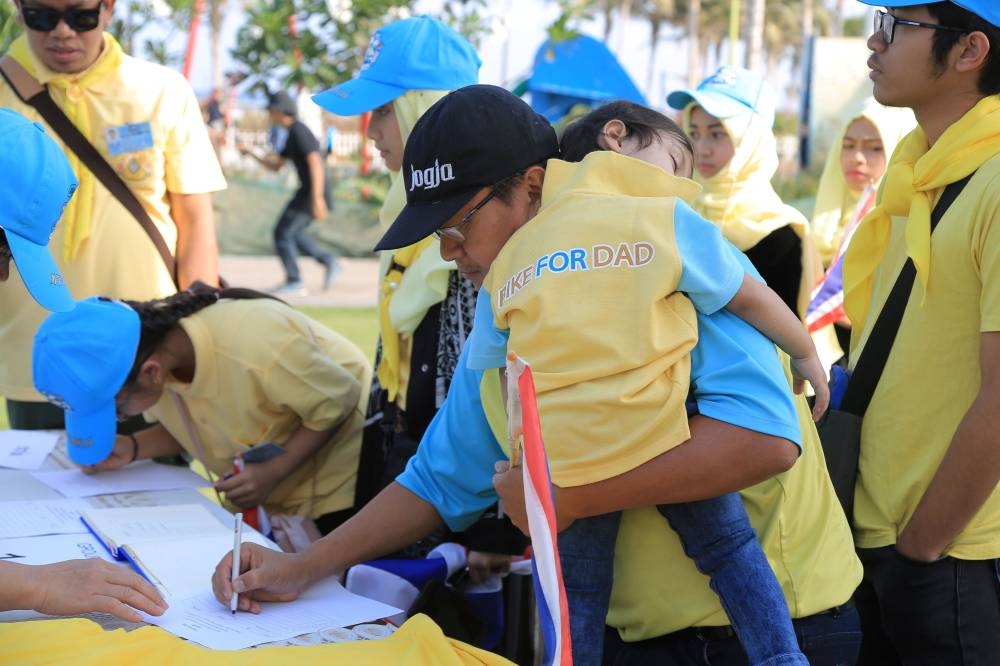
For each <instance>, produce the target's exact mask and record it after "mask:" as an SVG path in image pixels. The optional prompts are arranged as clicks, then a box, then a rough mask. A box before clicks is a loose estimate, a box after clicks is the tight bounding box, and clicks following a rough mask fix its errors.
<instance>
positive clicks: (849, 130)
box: [812, 98, 917, 266]
mask: <svg viewBox="0 0 1000 666" xmlns="http://www.w3.org/2000/svg"><path fill="white" fill-rule="evenodd" d="M916 124H917V121H916V119H915V118H914V117H913V111H911V110H910V109H906V108H889V107H886V106H882V105H881V104H879V103H878V102H876V101H875V100H874V99H872V98H868V99H866V100H864V101H863V102H862V103H861V104H860V105H859V106H858V107H857V112H856V113H853V114H851V116H850V117H849V120H848V121H847V123H845V124H844V126H843V127H842V128H841V129H840V131H839V132H838V133H837V136H836V137H834V140H833V143H831V144H830V146H831V148H830V152H829V154H828V155H827V157H826V163H825V164H824V166H823V173H822V175H821V176H820V179H819V188H818V189H817V191H816V208H815V211H814V213H813V218H812V235H813V242H814V243H815V244H816V249H817V250H819V254H820V257H821V258H822V259H823V265H824V266H829V265H830V262H831V261H832V260H833V258H834V256H835V255H836V254H837V250H838V248H839V247H840V243H841V241H842V240H843V237H844V228H845V227H846V226H847V223H848V222H849V221H850V220H851V217H852V216H853V215H854V213H855V209H856V208H857V205H858V201H859V200H860V199H861V195H862V193H863V192H864V191H865V189H866V188H872V189H877V188H878V184H879V183H880V182H881V181H882V176H883V174H885V167H886V165H887V164H888V162H889V157H890V156H891V155H892V152H893V151H894V150H895V149H896V144H898V143H899V140H900V139H902V138H903V137H904V136H905V135H906V134H908V133H909V132H910V131H911V130H912V129H913V128H914V127H916Z"/></svg>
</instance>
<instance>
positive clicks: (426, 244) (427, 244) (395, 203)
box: [376, 90, 449, 402]
mask: <svg viewBox="0 0 1000 666" xmlns="http://www.w3.org/2000/svg"><path fill="white" fill-rule="evenodd" d="M448 92H449V91H447V90H408V91H407V92H405V93H404V94H402V95H400V96H399V97H397V98H396V99H395V100H393V102H392V104H393V110H394V111H395V113H396V122H397V123H399V134H400V137H401V138H402V139H403V143H404V144H405V143H406V140H407V139H408V138H409V136H410V132H412V131H413V126H414V125H416V124H417V121H418V120H419V119H420V116H422V115H424V113H426V111H427V109H429V108H431V107H432V106H434V104H435V103H436V102H437V101H438V100H439V99H441V98H442V97H444V96H445V95H447V94H448ZM390 178H391V183H390V185H389V192H388V194H387V195H386V198H385V201H384V202H383V203H382V208H381V209H380V210H379V214H378V216H379V221H380V222H381V223H382V224H383V226H388V225H390V224H392V223H393V222H394V221H395V220H396V217H398V216H399V213H400V211H401V210H403V206H405V205H406V189H405V185H404V182H405V181H404V179H403V174H402V173H401V172H399V171H397V172H395V173H393V174H391V176H390ZM428 248H430V250H429V251H431V252H438V245H437V240H436V239H435V238H434V237H433V236H429V237H427V238H425V239H424V240H422V241H420V242H418V243H415V244H413V245H410V246H408V247H404V248H402V249H400V250H396V251H395V252H394V253H393V255H392V267H391V268H390V269H389V270H388V271H387V272H386V274H385V276H384V277H383V278H382V284H381V288H380V290H381V296H380V297H379V304H378V305H379V333H380V335H381V338H382V359H381V360H380V361H379V365H378V369H377V372H376V374H377V375H378V381H379V384H381V385H382V388H384V389H385V390H386V391H388V392H389V400H390V402H391V401H395V399H396V395H397V394H398V393H399V390H400V386H399V378H400V374H399V356H400V354H399V352H400V349H399V342H400V340H399V338H400V332H399V330H397V328H396V326H395V325H394V323H393V318H392V317H391V316H390V315H389V307H390V305H391V304H392V299H393V296H395V294H396V293H397V292H398V291H399V290H400V288H401V287H403V281H404V280H407V273H406V271H404V270H400V268H409V267H410V266H412V265H413V262H414V261H416V259H417V257H419V256H420V254H421V253H422V252H423V251H424V250H427V249H428ZM413 286H414V285H411V284H410V282H409V281H407V284H406V285H405V288H407V290H408V291H410V293H409V294H408V296H409V298H408V299H407V300H408V301H409V302H411V303H414V304H415V306H417V305H416V304H419V305H418V307H421V308H423V310H424V312H426V309H427V307H428V305H427V300H428V299H426V298H419V297H413V296H414V295H413V294H412V291H411V288H412V287H413ZM428 288H429V287H428ZM441 298H443V296H441V297H438V296H435V297H434V298H432V299H431V300H434V299H436V300H435V302H440V300H441ZM407 314H408V315H409V316H408V317H407V318H408V319H412V318H413V316H417V317H418V318H419V319H422V318H423V314H422V313H419V315H416V313H407Z"/></svg>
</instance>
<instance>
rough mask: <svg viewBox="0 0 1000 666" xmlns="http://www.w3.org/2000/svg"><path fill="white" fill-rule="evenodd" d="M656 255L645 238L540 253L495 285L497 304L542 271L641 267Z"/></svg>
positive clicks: (563, 271) (511, 296) (537, 277)
mask: <svg viewBox="0 0 1000 666" xmlns="http://www.w3.org/2000/svg"><path fill="white" fill-rule="evenodd" d="M655 256H656V250H655V249H654V248H653V244H652V243H649V242H647V241H638V242H636V243H618V244H617V245H609V244H607V243H598V244H596V245H594V246H593V247H591V248H590V251H589V252H588V251H587V249H586V248H582V247H574V248H570V249H568V250H557V251H555V252H550V253H548V254H543V255H542V256H540V257H538V259H536V260H535V263H533V264H531V265H529V266H526V267H524V268H522V269H521V270H519V271H517V272H516V273H514V274H513V275H512V276H510V277H509V278H508V279H507V281H506V282H504V284H503V286H501V287H500V288H499V289H497V307H498V308H500V307H503V304H504V303H506V302H507V301H509V300H510V299H512V298H514V296H516V295H517V294H518V292H520V291H521V290H522V289H524V288H525V287H527V286H528V285H529V284H530V283H531V282H532V281H533V280H538V279H540V278H542V277H544V274H545V273H555V274H558V273H565V272H567V271H569V272H573V271H589V270H596V269H602V268H632V269H635V268H641V267H643V266H645V265H646V264H648V263H649V262H651V261H652V260H653V258H654V257H655Z"/></svg>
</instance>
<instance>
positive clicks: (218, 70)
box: [208, 0, 228, 88]
mask: <svg viewBox="0 0 1000 666" xmlns="http://www.w3.org/2000/svg"><path fill="white" fill-rule="evenodd" d="M227 6H228V0H208V25H209V37H208V39H209V49H210V51H211V54H212V87H213V88H221V87H222V21H223V19H225V17H226V9H227Z"/></svg>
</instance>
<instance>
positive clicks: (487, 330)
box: [465, 289, 510, 370]
mask: <svg viewBox="0 0 1000 666" xmlns="http://www.w3.org/2000/svg"><path fill="white" fill-rule="evenodd" d="M509 337H510V331H509V330H507V329H499V328H497V327H496V326H494V325H493V305H492V304H491V303H490V295H489V294H488V293H487V292H486V290H485V289H480V290H479V293H478V294H477V295H476V319H475V321H474V322H473V324H472V332H471V333H469V337H468V339H467V340H466V341H465V346H466V348H467V349H468V350H469V355H468V359H469V360H468V363H469V368H471V369H473V370H488V369H489V368H502V367H504V366H506V365H507V339H508V338H509Z"/></svg>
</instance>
